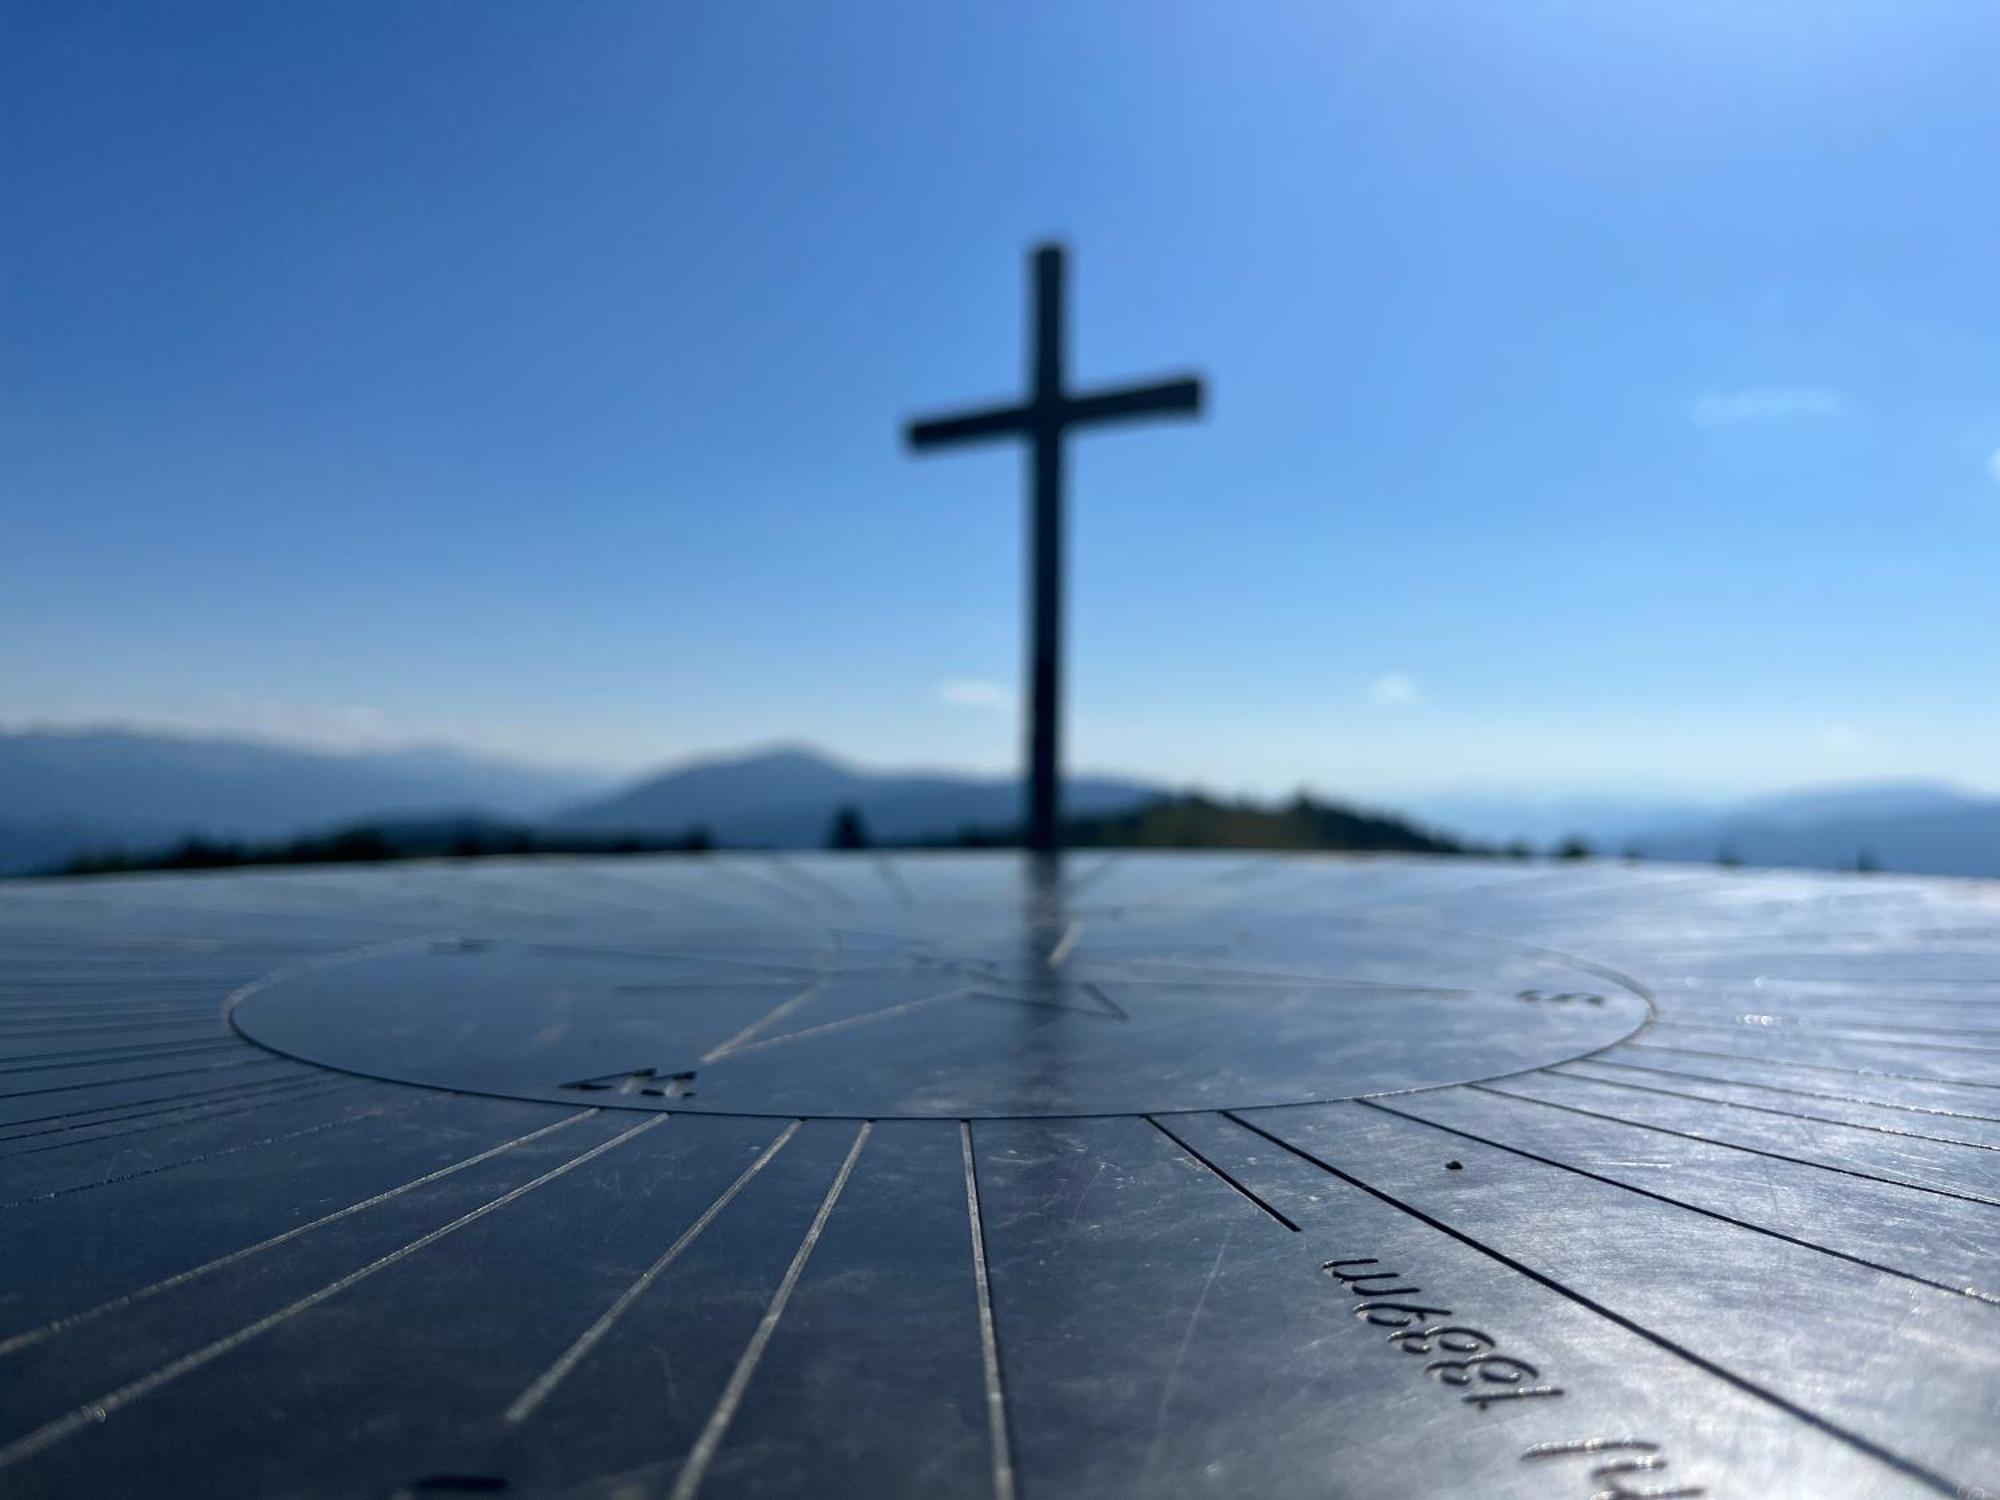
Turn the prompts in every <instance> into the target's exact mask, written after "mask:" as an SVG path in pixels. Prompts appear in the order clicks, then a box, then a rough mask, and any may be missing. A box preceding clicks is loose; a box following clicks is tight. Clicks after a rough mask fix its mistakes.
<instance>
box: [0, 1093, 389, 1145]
mask: <svg viewBox="0 0 2000 1500" xmlns="http://www.w3.org/2000/svg"><path fill="white" fill-rule="evenodd" d="M373 1083H374V1080H373V1079H369V1078H347V1079H342V1078H338V1077H336V1078H330V1079H328V1080H327V1081H326V1082H324V1083H315V1082H313V1081H312V1080H311V1079H307V1080H305V1081H304V1082H303V1083H295V1082H289V1081H284V1080H280V1082H279V1083H276V1084H272V1085H271V1086H269V1087H267V1088H264V1089H262V1091H261V1092H260V1093H259V1094H258V1095H257V1097H255V1098H254V1099H251V1098H250V1091H249V1090H248V1089H245V1090H243V1091H241V1092H239V1093H234V1094H231V1095H230V1096H229V1097H228V1098H226V1099H216V1100H213V1101H211V1102H208V1103H200V1102H197V1103H194V1104H169V1105H167V1106H166V1107H165V1108H164V1109H141V1110H134V1111H133V1112H132V1113H131V1114H128V1115H113V1116H112V1117H111V1118H110V1119H108V1120H76V1121H73V1122H71V1123H70V1124H68V1125H49V1126H45V1127H44V1128H43V1129H41V1130H24V1131H22V1132H21V1133H20V1134H19V1135H10V1136H6V1137H3V1138H0V1146H11V1145H13V1144H14V1142H16V1141H32V1140H38V1139H40V1138H41V1137H42V1136H45V1135H68V1134H69V1133H70V1132H72V1131H76V1130H98V1129H102V1128H103V1127H104V1126H106V1125H123V1124H124V1123H126V1122H127V1121H128V1120H149V1119H152V1118H153V1117H154V1116H155V1115H171V1116H173V1117H174V1118H172V1119H167V1120H160V1121H158V1122H157V1123H155V1124H152V1125H139V1126H135V1127H134V1128H132V1129H131V1130H111V1131H106V1132H105V1133H104V1134H103V1135H92V1136H84V1137H82V1138H80V1139H78V1140H73V1141H62V1142H59V1143H57V1144H55V1145H52V1146H29V1147H26V1148H25V1149H23V1150H20V1151H0V1157H7V1156H34V1155H36V1154H38V1153H40V1152H43V1151H66V1150H69V1149H71V1148H72V1147H75V1146H94V1145H96V1144H97V1143H98V1142H100V1141H122V1140H124V1139H125V1137H126V1136H128V1135H143V1134H144V1133H145V1132H147V1131H150V1130H171V1129H173V1128H174V1127H175V1126H176V1125H198V1124H200V1123H201V1122H202V1121H204V1120H214V1119H220V1118H222V1117H224V1116H227V1115H237V1114H247V1113H249V1112H250V1111H251V1110H253V1109H268V1108H270V1107H271V1106H272V1105H274V1104H290V1103H293V1102H294V1101H296V1100H300V1099H318V1098H320V1097H322V1096H323V1095H326V1094H332V1093H338V1092H339V1091H340V1090H342V1089H358V1088H365V1087H368V1086H369V1085H370V1084H373ZM375 1086H376V1087H380V1085H379V1084H377V1085H375ZM246 1099H249V1100H250V1102H248V1103H244V1102H243V1101H244V1100H246Z"/></svg>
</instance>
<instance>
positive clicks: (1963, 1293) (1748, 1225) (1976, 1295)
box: [1354, 1099, 2000, 1307]
mask: <svg viewBox="0 0 2000 1500" xmlns="http://www.w3.org/2000/svg"><path fill="white" fill-rule="evenodd" d="M1354 1102H1355V1103H1356V1104H1365V1105H1367V1106H1368V1107H1369V1108H1370V1109H1379V1110H1381V1111H1382V1113H1384V1114H1389V1115H1395V1116H1396V1117H1397V1118H1398V1119H1403V1120H1409V1121H1412V1122H1413V1123H1415V1124H1418V1125H1428V1126H1429V1127H1430V1128H1431V1129H1433V1130H1442V1131H1444V1132H1445V1133H1446V1134H1447V1135H1455V1136H1458V1137H1460V1138H1461V1139H1463V1140H1468V1141H1477V1142H1479V1144H1480V1145H1482V1146H1491V1147H1493V1149H1494V1150H1496V1151H1505V1152H1507V1153H1508V1154H1509V1155H1511V1156H1519V1157H1523V1158H1525V1159H1526V1160H1528V1161H1538V1162H1540V1163H1542V1165H1544V1166H1549V1167H1556V1168H1558V1169H1560V1170H1561V1171H1564V1172H1573V1173H1575V1174H1576V1175H1577V1176H1578V1177H1588V1178H1589V1179H1590V1180H1591V1181H1592V1182H1601V1183H1603V1184H1605V1185H1606V1186H1607V1187H1617V1188H1623V1189H1625V1191H1626V1192H1628V1193H1637V1194H1638V1195H1639V1196H1640V1197H1641V1198H1651V1199H1653V1200H1654V1201H1655V1202H1657V1203H1668V1204H1672V1205H1673V1206H1674V1207H1675V1208H1684V1209H1686V1210H1687V1211H1688V1212H1689V1213H1695V1214H1700V1215H1701V1216H1702V1217H1703V1218H1705V1219H1717V1220H1720V1221H1721V1222H1722V1223H1724V1224H1729V1225H1732V1226H1734V1227H1735V1228H1737V1229H1747V1230H1749V1231H1750V1232H1751V1233H1752V1234H1761V1235H1766V1236H1768V1237H1769V1238H1771V1239H1774V1240H1783V1241H1784V1242H1785V1243H1786V1244H1788V1245H1797V1246H1798V1247H1799V1248H1800V1249H1801V1250H1812V1251H1815V1252H1817V1253H1818V1254H1820V1255H1830V1256H1832V1257H1833V1258H1834V1259H1835V1260H1844V1261H1847V1262H1848V1263H1849V1264H1851V1265H1857V1266H1865V1267H1867V1268H1868V1269H1869V1270H1871V1271H1880V1272H1882V1273H1883V1274H1884V1275H1887V1276H1899V1277H1901V1278H1902V1279H1903V1280H1905V1281H1914V1282H1917V1283H1918V1284H1919V1285H1922V1286H1927V1287H1931V1288H1932V1289H1934V1290H1936V1291H1940V1292H1950V1293H1951V1294H1952V1295H1953V1296H1957V1297H1970V1298H1972V1299H1973V1300H1974V1301H1976V1302H1990V1303H1992V1304H1993V1305H1995V1306H1996V1307H2000V1295H1995V1294H1994V1293H1992V1292H1982V1291H1981V1290H1979V1288H1977V1287H1971V1286H1952V1285H1951V1284H1950V1283H1948V1282H1943V1281H1933V1280H1931V1278H1930V1277H1928V1276H1919V1275H1918V1274H1917V1273H1916V1272H1914V1271H1904V1270H1899V1269H1898V1268H1897V1267H1895V1266H1890V1265H1884V1264H1883V1263H1882V1262H1880V1261H1874V1260H1868V1259H1865V1258H1864V1257H1862V1256H1859V1255H1850V1254H1848V1253H1847V1252H1846V1251H1845V1250H1835V1249H1832V1248H1830V1247H1828V1246H1826V1245H1822V1244H1819V1243H1817V1242H1816V1241H1813V1240H1808V1239H1801V1238H1800V1237H1799V1236H1797V1235H1795V1234H1786V1233H1784V1232H1783V1231H1781V1230H1777V1229H1772V1228H1771V1227H1770V1226H1769V1225H1765V1224H1756V1223H1752V1222H1751V1221H1750V1220H1748V1219H1738V1218H1735V1217H1733V1216H1731V1215H1729V1214H1725V1213H1721V1212H1719V1211H1717V1210H1715V1209H1712V1208H1703V1207H1702V1206H1701V1205H1700V1204H1699V1203H1689V1202H1688V1201H1687V1200H1686V1199H1684V1198H1673V1197H1669V1196H1668V1195H1667V1194H1665V1193H1660V1192H1655V1191H1653V1190H1652V1189H1651V1188H1642V1187H1639V1186H1636V1185H1635V1184H1633V1183H1630V1182H1626V1181H1625V1180H1624V1179H1623V1178H1618V1177H1607V1176H1605V1175H1604V1174H1603V1173H1601V1172H1593V1171H1591V1170H1590V1169H1589V1168H1588V1167H1579V1166H1575V1165H1572V1164H1571V1163H1569V1162H1566V1161H1559V1160H1557V1159H1556V1158H1555V1157H1553V1156H1543V1155H1541V1154H1540V1153H1539V1152H1536V1151H1530V1150H1528V1149H1527V1148H1526V1147H1523V1146H1510V1145H1508V1144H1507V1143H1506V1142H1505V1141H1500V1140H1495V1139H1493V1137H1491V1136H1485V1135H1479V1134H1476V1133H1475V1132H1473V1131H1470V1130H1463V1129H1460V1128H1459V1127H1458V1126H1456V1125H1441V1124H1439V1123H1438V1122H1437V1121H1436V1120H1427V1119H1425V1118H1424V1117H1423V1116H1422V1115H1412V1114H1406V1113H1404V1112H1403V1111H1402V1110H1400V1109H1395V1108H1392V1107H1391V1106H1389V1105H1387V1104H1382V1103H1379V1102H1378V1101H1376V1100H1374V1099H1357V1100H1355V1101H1354Z"/></svg>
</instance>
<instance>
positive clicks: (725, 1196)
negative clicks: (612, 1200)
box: [506, 1116, 803, 1422]
mask: <svg viewBox="0 0 2000 1500" xmlns="http://www.w3.org/2000/svg"><path fill="white" fill-rule="evenodd" d="M662 1118H665V1116H662ZM802 1123H803V1122H802V1121H799V1120H794V1121H792V1123H791V1124H789V1125H787V1126H786V1127H785V1128H784V1130H783V1131H782V1132H781V1133H780V1134H779V1136H778V1138H777V1139H776V1140H774V1141H772V1142H771V1144H770V1145H768V1146H766V1147H765V1148H764V1150H763V1152H762V1154H760V1155H759V1156H758V1158H757V1159H756V1160H755V1161H753V1162H751V1163H750V1165H749V1166H747V1167H745V1168H744V1169H743V1173H742V1175H741V1176H739V1177H738V1178H737V1179H736V1180H735V1181H734V1182H732V1183H730V1184H729V1186H728V1187H727V1188H725V1189H723V1192H722V1196H721V1197H719V1198H717V1199H716V1200H715V1201H714V1202H713V1203H711V1204H709V1205H708V1207H707V1208H705V1209H703V1210H702V1214H701V1217H700V1218H698V1219H696V1220H695V1221H694V1223H692V1224H690V1225H689V1226H688V1227H687V1228H686V1229H685V1230H684V1231H682V1233H681V1236H680V1238H679V1239H677V1240H675V1241H674V1242H673V1243H672V1244H671V1245H669V1246H667V1249H666V1253H665V1254H663V1255H662V1256H661V1257H660V1258H659V1259H658V1260H656V1261H654V1262H653V1263H652V1264H651V1265H650V1266H648V1267H646V1269H645V1270H643V1271H641V1272H640V1273H639V1276H638V1279H637V1280H635V1281H634V1282H633V1283H632V1284H631V1285H630V1286H628V1287H626V1288H625V1290H624V1291H622V1292H620V1293H619V1294H618V1299H617V1301H615V1302H613V1303H612V1304H611V1305H610V1306H609V1307H607V1308H605V1309H604V1311H603V1313H602V1314H600V1315H599V1317H598V1319H597V1321H596V1322H594V1323H592V1324H591V1325H590V1326H589V1327H588V1328H586V1329H584V1331H583V1332H582V1333H580V1334H579V1335H577V1339H576V1342H575V1343H573V1344H571V1345H570V1346H569V1347H568V1348H567V1349H565V1350H563V1352H562V1353H561V1354H560V1355H558V1356H557V1357H556V1362H555V1363H554V1364H552V1365H550V1366H549V1367H548V1368H547V1369H546V1370H544V1371H542V1373H541V1374H540V1375H538V1376H536V1377H535V1380H534V1383H533V1384H531V1385H530V1386H529V1387H528V1388H527V1389H526V1390H525V1391H523V1392H521V1394H520V1395H519V1396H516V1397H515V1398H514V1404H513V1405H512V1406H510V1407H508V1408H507V1411H506V1419H507V1420H508V1421H509V1422H525V1421H526V1420H527V1419H528V1418H529V1417H530V1416H532V1415H534V1411H535V1408H536V1407H538V1406H540V1405H541V1404H542V1403H543V1402H544V1401H546V1400H547V1399H548V1398H549V1396H550V1394H551V1393H552V1392H553V1391H554V1390H555V1388H556V1387H557V1386H559V1385H561V1384H562V1383H563V1381H564V1380H565V1379H567V1378H568V1376H569V1373H570V1371H572V1370H574V1369H575V1368H576V1367H577V1366H578V1365H579V1364H581V1363H582V1362H583V1357H584V1356H585V1355H586V1354H588V1353H590V1351H591V1350H592V1349H594V1348H596V1347H597V1343H598V1341H599V1340H600V1339H602V1338H603V1337H604V1335H605V1334H607V1333H609V1332H610V1331H611V1329H612V1327H613V1325H614V1324H616V1323H617V1321H618V1320H619V1319H620V1318H622V1317H624V1316H625V1310H626V1309H627V1308H629V1307H630V1306H631V1305H632V1304H633V1303H634V1302H637V1301H638V1300H639V1298H640V1297H641V1296H642V1295H644V1293H645V1290H646V1288H647V1287H649V1286H651V1285H652V1284H653V1283H654V1282H655V1281H657V1280H659V1279H660V1273H661V1272H663V1271H665V1270H666V1269H667V1267H668V1266H671V1265H672V1264H673V1263H674V1262H675V1261H676V1260H678V1259H680V1255H681V1252H682V1251H683V1250H685V1249H687V1247H688V1246H689V1245H692V1244H693V1243H694V1242H695V1241H696V1240H697V1239H698V1238H700V1236H701V1232H702V1231H703V1230H704V1229H706V1228H708V1226H709V1225H710V1224H712V1223H714V1222H715V1219H716V1216H717V1215H718V1214H720V1213H721V1212H722V1211H723V1210H724V1209H725V1208H727V1207H729V1205H730V1202H731V1200H733V1199H734V1198H735V1197H736V1195H737V1194H738V1193H740V1192H742V1191H743V1189H744V1188H745V1187H747V1186H749V1183H750V1179H751V1178H753V1177H755V1176H756V1175H757V1174H758V1173H759V1172H761V1171H763V1170H764V1165H765V1163H767V1162H768V1161H770V1159H771V1158H772V1157H774V1156H776V1155H777V1154H778V1153H779V1152H780V1151H781V1150H783V1149H784V1146H785V1143H786V1142H787V1141H789V1140H790V1139H791V1138H792V1137H793V1136H795V1135H797V1134H798V1132H799V1126H800V1125H801V1124H802Z"/></svg>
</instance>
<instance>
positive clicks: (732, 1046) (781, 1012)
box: [696, 979, 826, 1064]
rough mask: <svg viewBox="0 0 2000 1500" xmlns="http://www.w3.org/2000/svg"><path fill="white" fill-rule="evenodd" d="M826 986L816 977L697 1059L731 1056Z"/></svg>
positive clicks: (701, 1060) (714, 1060)
mask: <svg viewBox="0 0 2000 1500" xmlns="http://www.w3.org/2000/svg"><path fill="white" fill-rule="evenodd" d="M825 988H826V981H825V980H824V979H815V980H814V981H813V982H812V983H811V984H809V985H807V986H806V987H805V988H804V989H802V990H800V991H799V992H798V993H797V994H796V995H791V996H788V997H787V998H785V999H783V1000H780V1001H779V1002H778V1003H777V1004H776V1005H774V1006H772V1007H771V1008H770V1009H769V1010H768V1011H766V1012H764V1014H763V1015H761V1016H759V1017H758V1018H757V1019H756V1020H754V1021H752V1022H751V1023H750V1024H749V1025H748V1026H745V1027H744V1028H743V1029H742V1030H741V1031H739V1032H737V1033H736V1035H734V1036H733V1037H731V1038H730V1039H729V1040H728V1041H726V1042H723V1043H722V1044H721V1045H720V1046H716V1047H711V1048H709V1049H708V1051H706V1052H704V1053H702V1055H701V1056H700V1057H699V1058H697V1059H696V1061H697V1062H700V1063H704V1064H706V1063H712V1062H716V1061H719V1060H720V1059H722V1058H725V1057H727V1056H729V1054H730V1053H732V1052H734V1051H736V1050H737V1049H738V1048H739V1047H743V1046H746V1045H747V1044H749V1043H750V1042H753V1041H755V1040H756V1039H757V1038H758V1037H760V1036H762V1035H763V1034H764V1031H765V1029H766V1028H767V1027H770V1026H772V1025H774V1024H776V1023H777V1022H779V1021H782V1020H784V1018H785V1017H786V1016H789V1015H790V1014H792V1012H794V1011H796V1010H797V1009H798V1008H799V1007H800V1006H802V1005H804V1004H805V1003H806V1001H808V1000H810V999H812V997H813V996H814V995H817V994H818V993H819V992H820V991H821V990H823V989H825Z"/></svg>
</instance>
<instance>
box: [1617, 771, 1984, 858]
mask: <svg viewBox="0 0 2000 1500" xmlns="http://www.w3.org/2000/svg"><path fill="white" fill-rule="evenodd" d="M1626 842H1627V844H1629V846H1630V847H1631V848H1632V849H1633V850H1635V851H1636V852H1637V853H1639V854H1642V855H1644V856H1645V857H1646V858H1648V859H1680V860H1714V859H1717V858H1724V857H1726V858H1729V859H1732V860H1740V861H1742V862H1743V863H1744V864H1746V865H1794V866H1801V867H1804V868H1807V869H1820V870H1851V869H1854V868H1856V867H1857V865H1865V866H1868V867H1872V868H1875V869H1882V870H1899V871H1903V872H1905V873H1909V874H1926V875H2000V800H1994V799H1991V798H1984V797H1979V796H1975V795H1974V794H1972V793H1970V792H1966V791H1962V790H1960V789H1959V788H1957V787H1952V786H1948V785H1945V784H1944V783H1942V782H1933V781H1897V782H1873V783H1863V784H1860V785H1856V786H1847V787H1840V786H1835V787H1815V788H1810V789H1807V790H1805V791H1800V792H1790V793H1786V794H1784V795H1781V796H1775V797H1761V798H1758V799H1756V800H1754V801H1750V802H1745V803H1742V804H1740V805H1738V806H1737V807H1735V808H1733V809H1731V810H1730V811H1729V812H1727V813H1725V814H1723V815H1722V816H1719V817H1711V818H1707V819H1703V820H1698V821H1693V822H1687V823H1678V824H1669V825H1667V826H1664V827H1660V828H1654V829H1650V830H1640V831H1639V832H1637V833H1635V834H1633V835H1632V836H1631V838H1630V839H1628V840H1627V841H1626Z"/></svg>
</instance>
